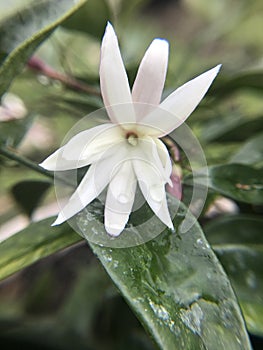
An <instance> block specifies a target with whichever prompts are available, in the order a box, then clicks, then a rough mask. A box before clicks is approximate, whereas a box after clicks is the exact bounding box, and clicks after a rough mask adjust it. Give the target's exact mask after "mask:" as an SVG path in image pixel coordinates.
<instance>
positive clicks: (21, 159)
mask: <svg viewBox="0 0 263 350" xmlns="http://www.w3.org/2000/svg"><path fill="white" fill-rule="evenodd" d="M0 154H2V155H3V156H5V157H6V158H8V159H11V160H14V161H16V162H17V163H19V164H22V165H24V166H26V167H27V168H30V169H32V170H34V171H36V172H38V173H40V174H42V175H45V176H47V177H49V178H51V179H52V180H54V175H53V173H51V172H50V171H48V170H45V169H43V168H41V167H40V166H39V165H37V164H35V163H34V162H32V161H31V160H29V159H28V158H25V157H23V156H21V155H19V154H17V153H16V152H15V151H13V150H11V149H7V148H4V147H0Z"/></svg>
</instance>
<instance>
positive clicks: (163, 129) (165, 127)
mask: <svg viewBox="0 0 263 350" xmlns="http://www.w3.org/2000/svg"><path fill="white" fill-rule="evenodd" d="M220 67H221V65H218V66H216V67H215V68H213V69H210V70H209V71H207V72H205V73H203V74H201V75H199V76H198V77H196V78H194V79H192V80H190V81H188V82H187V83H185V84H184V85H182V86H181V87H179V88H178V89H177V90H175V91H174V92H173V93H171V94H170V95H169V96H168V97H167V98H166V99H165V100H164V101H163V102H162V103H161V104H160V106H159V108H156V109H155V110H153V111H152V112H151V113H149V114H148V115H147V116H145V117H144V118H142V120H141V124H144V125H145V126H149V127H152V130H151V135H152V136H157V137H161V136H164V135H166V134H169V133H170V132H171V131H173V130H174V129H176V128H177V127H179V126H180V125H181V124H182V123H183V122H184V121H185V120H186V119H187V118H188V117H189V115H190V114H191V113H192V112H193V111H194V109H195V108H196V107H197V105H198V104H199V102H200V101H201V100H202V98H203V97H204V95H205V94H206V92H207V90H208V88H209V87H210V85H211V84H212V82H213V80H214V79H215V77H216V75H217V73H218V71H219V69H220Z"/></svg>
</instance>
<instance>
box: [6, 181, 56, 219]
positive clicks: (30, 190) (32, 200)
mask: <svg viewBox="0 0 263 350" xmlns="http://www.w3.org/2000/svg"><path fill="white" fill-rule="evenodd" d="M50 186H51V182H50V181H40V180H25V181H21V182H18V183H17V184H15V185H14V186H13V187H12V189H11V192H12V195H13V196H14V198H15V200H16V201H17V203H18V204H19V205H20V206H21V208H22V209H23V210H24V211H25V213H26V214H27V215H28V216H29V217H30V216H31V214H32V213H33V211H34V209H35V208H36V207H37V205H38V204H39V202H40V201H41V199H42V197H43V196H44V194H45V193H46V191H47V190H48V189H49V188H50Z"/></svg>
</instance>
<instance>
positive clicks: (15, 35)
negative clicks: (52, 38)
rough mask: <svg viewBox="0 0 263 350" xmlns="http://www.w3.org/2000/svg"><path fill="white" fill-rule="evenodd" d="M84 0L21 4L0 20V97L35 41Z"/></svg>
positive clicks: (44, 36) (30, 53) (21, 65)
mask: <svg viewBox="0 0 263 350" xmlns="http://www.w3.org/2000/svg"><path fill="white" fill-rule="evenodd" d="M85 2H86V0H60V1H55V0H42V1H37V2H36V1H35V2H32V3H30V4H25V5H24V6H23V7H19V11H17V12H15V13H12V14H11V15H9V16H7V17H5V18H4V19H1V21H0V62H1V61H2V65H1V66H0V96H1V95H2V94H3V93H4V92H5V91H6V90H7V89H8V87H9V85H10V83H11V81H12V80H13V78H14V77H15V76H16V75H18V74H19V73H20V72H21V70H22V69H23V67H24V65H25V63H26V62H27V60H28V58H29V57H30V56H31V55H32V53H33V52H34V51H35V49H36V48H37V47H38V46H39V44H40V43H41V42H42V41H43V40H45V39H46V38H47V37H48V35H49V34H51V33H52V31H53V30H54V29H55V28H56V27H57V26H58V25H59V24H61V23H62V22H63V21H64V20H65V19H66V18H68V17H69V16H70V15H71V14H73V13H74V12H75V11H77V10H78V9H79V8H80V6H82V5H83V4H84V3H85Z"/></svg>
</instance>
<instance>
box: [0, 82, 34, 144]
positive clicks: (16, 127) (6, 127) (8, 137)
mask: <svg viewBox="0 0 263 350" xmlns="http://www.w3.org/2000/svg"><path fill="white" fill-rule="evenodd" d="M0 84H1V83H0ZM34 117H35V116H34V115H29V116H27V117H26V118H23V119H18V120H10V121H6V122H2V123H1V129H0V145H4V146H9V147H17V146H18V145H19V144H20V142H21V141H22V140H23V138H24V136H25V135H26V133H27V131H28V130H29V128H30V127H31V125H32V123H33V120H34Z"/></svg>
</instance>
